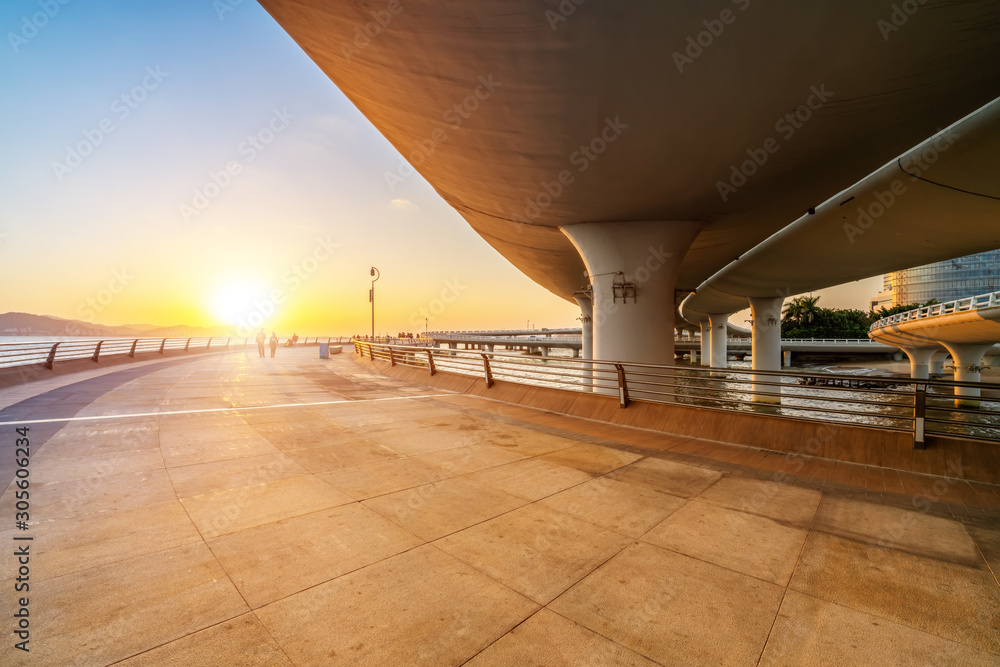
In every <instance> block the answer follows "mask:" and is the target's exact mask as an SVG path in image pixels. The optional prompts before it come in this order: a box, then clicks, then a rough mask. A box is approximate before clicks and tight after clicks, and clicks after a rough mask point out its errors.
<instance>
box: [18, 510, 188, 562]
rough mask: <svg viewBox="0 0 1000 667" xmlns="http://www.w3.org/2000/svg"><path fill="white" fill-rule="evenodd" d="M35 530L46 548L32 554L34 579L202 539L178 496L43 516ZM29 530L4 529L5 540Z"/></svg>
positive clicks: (35, 535) (34, 526)
mask: <svg viewBox="0 0 1000 667" xmlns="http://www.w3.org/2000/svg"><path fill="white" fill-rule="evenodd" d="M37 516H44V515H37ZM29 531H30V535H31V536H32V537H33V538H34V539H35V540H37V542H36V544H37V545H38V546H41V547H42V548H40V549H38V550H37V551H35V553H34V555H33V556H32V559H31V563H32V565H33V570H34V571H33V573H32V579H33V580H38V581H41V580H44V579H52V578H54V577H60V576H62V575H64V574H69V573H71V572H77V571H79V570H86V569H89V568H93V567H99V566H101V565H107V564H109V563H114V562H118V561H124V560H128V559H130V558H134V557H136V556H141V555H144V554H148V553H153V552H156V551H166V550H168V549H171V548H173V547H178V546H181V545H183V544H190V543H192V542H200V541H201V536H200V535H199V534H198V530H197V529H196V528H195V527H194V524H192V523H191V520H190V519H188V515H187V513H186V512H185V511H184V508H183V507H182V506H181V504H180V503H179V502H178V501H177V500H166V501H163V502H159V503H153V504H150V505H142V506H139V507H132V508H128V509H122V510H119V511H117V512H100V513H97V514H93V515H87V514H85V515H80V516H73V517H66V518H60V519H43V520H37V521H33V522H31V524H30V528H29ZM23 534H24V533H22V532H21V531H18V530H16V529H10V530H4V531H0V540H3V542H4V543H5V544H15V542H14V541H13V538H14V537H17V536H18V535H23ZM43 545H44V546H43ZM36 548H37V547H36ZM3 574H6V572H4V573H3Z"/></svg>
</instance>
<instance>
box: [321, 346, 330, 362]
mask: <svg viewBox="0 0 1000 667" xmlns="http://www.w3.org/2000/svg"><path fill="white" fill-rule="evenodd" d="M319 358H320V359H329V358H330V344H329V343H320V344H319Z"/></svg>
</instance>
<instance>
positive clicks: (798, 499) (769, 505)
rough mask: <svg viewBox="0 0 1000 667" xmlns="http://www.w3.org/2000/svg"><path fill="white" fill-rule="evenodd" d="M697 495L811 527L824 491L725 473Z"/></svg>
mask: <svg viewBox="0 0 1000 667" xmlns="http://www.w3.org/2000/svg"><path fill="white" fill-rule="evenodd" d="M697 498H698V500H701V501H703V502H706V503H711V504H713V505H718V506H719V507H728V508H729V509H734V510H739V511H741V512H749V513H751V514H759V515H760V516H765V517H767V518H769V519H774V520H775V521H780V522H782V523H786V524H789V525H793V526H799V527H802V528H808V527H809V526H810V525H811V524H812V520H813V516H815V514H816V509H817V508H818V507H819V502H820V500H821V499H822V498H823V494H822V493H820V492H819V491H812V490H809V489H803V488H799V487H796V486H789V485H787V484H778V483H776V482H769V481H764V480H759V479H752V478H750V477H742V476H739V475H726V476H725V477H723V478H722V479H720V480H719V481H718V482H716V483H715V484H713V485H712V486H710V487H708V488H707V489H705V490H704V491H702V492H701V493H700V494H699V495H698V496H697Z"/></svg>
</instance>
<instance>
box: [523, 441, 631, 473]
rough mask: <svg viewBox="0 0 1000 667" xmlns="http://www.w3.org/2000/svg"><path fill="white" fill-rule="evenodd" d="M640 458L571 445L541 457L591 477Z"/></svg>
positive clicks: (626, 453)
mask: <svg viewBox="0 0 1000 667" xmlns="http://www.w3.org/2000/svg"><path fill="white" fill-rule="evenodd" d="M640 458H642V456H641V455H640V454H633V453H631V452H625V451H622V450H620V449H612V448H611V447H602V446H600V445H586V444H577V445H573V446H572V447H567V448H565V449H560V450H559V451H557V452H552V453H551V454H546V455H545V456H542V457H541V459H542V460H543V461H549V462H551V463H558V464H559V465H563V466H568V467H570V468H576V469H578V470H582V471H583V472H588V473H590V474H592V475H603V474H604V473H607V472H611V471H612V470H616V469H618V468H621V467H622V466H625V465H628V464H629V463H632V462H633V461H636V460H638V459H640Z"/></svg>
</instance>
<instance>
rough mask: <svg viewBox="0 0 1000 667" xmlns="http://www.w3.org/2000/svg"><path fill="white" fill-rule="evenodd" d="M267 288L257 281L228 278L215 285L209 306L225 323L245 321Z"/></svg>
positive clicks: (255, 308) (214, 314) (264, 294)
mask: <svg viewBox="0 0 1000 667" xmlns="http://www.w3.org/2000/svg"><path fill="white" fill-rule="evenodd" d="M266 294H267V290H266V289H265V288H264V287H263V286H262V285H261V284H260V283H259V282H257V281H254V280H247V279H230V280H227V281H225V282H223V283H220V284H219V285H217V286H216V287H215V289H214V290H213V292H212V295H211V301H210V303H209V308H210V310H211V312H212V316H213V317H214V318H215V319H216V320H219V321H220V322H224V323H225V324H240V323H245V322H246V321H247V320H248V318H250V317H251V316H252V315H253V313H255V312H256V311H257V310H258V309H259V306H258V304H260V303H262V302H263V300H264V299H265V298H266Z"/></svg>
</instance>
